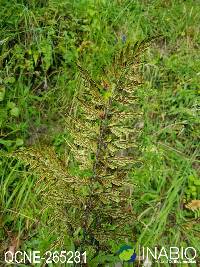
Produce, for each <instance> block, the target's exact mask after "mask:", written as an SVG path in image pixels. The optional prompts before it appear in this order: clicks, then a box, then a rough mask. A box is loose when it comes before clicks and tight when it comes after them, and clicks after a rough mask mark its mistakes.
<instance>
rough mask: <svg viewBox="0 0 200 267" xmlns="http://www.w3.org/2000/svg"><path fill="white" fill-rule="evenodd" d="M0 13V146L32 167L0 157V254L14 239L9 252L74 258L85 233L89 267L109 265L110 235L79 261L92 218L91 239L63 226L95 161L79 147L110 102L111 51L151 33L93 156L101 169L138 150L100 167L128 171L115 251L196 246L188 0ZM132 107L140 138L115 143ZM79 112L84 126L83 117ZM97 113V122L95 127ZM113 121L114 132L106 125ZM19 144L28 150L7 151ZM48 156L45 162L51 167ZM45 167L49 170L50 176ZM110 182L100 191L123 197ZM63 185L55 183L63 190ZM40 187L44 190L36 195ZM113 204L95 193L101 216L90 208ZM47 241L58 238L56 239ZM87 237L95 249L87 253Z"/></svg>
mask: <svg viewBox="0 0 200 267" xmlns="http://www.w3.org/2000/svg"><path fill="white" fill-rule="evenodd" d="M0 7H1V8H0V128H1V129H0V130H1V131H0V134H1V135H0V148H1V150H3V151H5V150H6V151H9V152H11V151H16V150H17V151H18V152H17V153H16V156H17V157H19V158H21V160H22V161H23V162H24V161H26V159H29V160H30V161H31V163H32V167H33V166H34V167H33V168H32V169H30V165H29V163H28V161H27V162H26V164H27V166H26V167H24V165H22V163H21V162H17V161H16V160H10V159H9V160H8V159H6V157H7V156H6V155H4V154H3V153H2V156H1V162H0V163H1V164H0V173H1V175H0V176H1V192H0V194H1V210H2V212H1V213H0V221H1V222H0V228H2V230H1V231H0V237H1V243H2V244H1V252H3V251H5V250H6V249H8V248H9V246H10V245H12V237H13V236H17V237H18V239H19V240H21V241H22V242H21V244H20V249H24V250H29V249H32V250H35V248H38V249H39V250H41V251H46V250H47V249H51V248H52V249H54V248H55V247H57V248H61V247H62V248H64V249H69V250H70V249H73V250H75V249H76V247H79V246H80V245H81V246H83V244H82V243H83V242H82V243H81V240H83V239H84V235H85V239H86V241H87V242H85V243H87V245H86V246H87V252H88V255H89V258H90V264H91V266H98V265H100V264H102V266H112V263H113V262H115V263H116V262H118V261H119V258H118V257H117V256H113V255H114V254H115V252H116V251H117V250H118V249H119V244H118V243H117V242H115V238H114V239H113V240H111V239H110V240H108V239H107V240H106V242H105V243H106V245H102V247H100V248H99V250H101V251H100V252H99V255H98V256H95V257H94V258H93V259H91V258H92V257H93V256H94V255H95V250H98V245H97V242H96V241H95V240H96V239H97V234H96V232H98V231H100V229H99V228H98V227H97V229H95V231H94V230H93V228H94V226H95V224H97V221H96V219H95V217H94V218H93V217H92V216H88V219H89V218H90V222H89V223H91V225H92V229H91V232H92V233H93V232H95V234H96V237H95V238H94V237H90V235H89V234H88V231H86V232H85V233H84V232H83V231H82V230H81V229H80V228H79V227H78V224H77V220H74V221H73V218H74V217H75V215H76V214H77V213H78V212H77V210H82V208H83V203H85V202H84V201H85V200H86V199H88V198H89V195H90V193H91V190H90V188H89V187H88V183H89V178H90V177H92V174H93V172H92V169H91V167H92V164H93V163H94V161H95V160H96V157H95V154H94V153H93V152H91V153H90V152H89V151H93V150H94V149H96V148H97V143H96V139H95V138H96V135H98V133H99V128H100V124H101V121H102V120H104V119H103V117H104V113H103V112H102V108H103V106H102V105H101V103H102V102H103V105H105V103H107V102H108V100H109V99H110V98H112V97H113V90H114V88H116V80H118V78H117V77H115V75H114V73H118V70H114V63H113V55H116V54H117V53H118V51H121V50H122V47H124V45H125V46H126V44H128V43H136V41H138V40H139V41H141V40H143V39H145V38H146V37H147V36H154V35H156V36H157V35H159V34H160V35H161V36H162V37H161V38H158V39H157V40H156V41H155V42H154V43H153V44H152V46H151V47H150V48H149V49H147V50H146V52H145V53H144V54H143V55H142V64H140V66H139V67H140V71H141V73H142V74H143V82H144V83H143V84H142V85H140V86H138V88H137V90H136V92H135V93H136V94H137V98H133V99H130V95H129V101H128V102H129V103H125V98H124V96H123V97H119V99H118V104H116V105H114V107H113V108H114V109H115V110H116V109H117V110H119V112H118V114H117V115H116V117H115V116H113V117H112V119H111V118H109V127H110V129H109V134H108V132H107V133H106V136H107V138H108V140H106V142H108V146H107V148H106V151H108V153H106V155H105V158H106V160H107V159H108V161H109V159H110V157H111V156H110V155H115V154H118V153H121V154H120V155H122V156H123V157H124V156H125V155H126V153H127V151H128V153H130V152H131V151H132V150H134V153H135V152H139V154H137V153H136V158H137V159H136V161H137V162H135V161H134V162H133V161H132V159H131V163H130V159H128V160H121V159H120V160H119V156H117V157H116V160H114V158H113V157H114V156H112V162H111V161H109V167H112V172H115V170H116V168H119V169H121V168H122V169H123V168H125V169H126V166H128V167H129V166H130V169H129V168H127V169H126V172H127V180H128V184H129V185H127V186H128V188H129V189H130V188H131V194H130V196H129V198H128V203H129V205H128V211H125V213H127V214H129V215H130V214H132V215H134V220H133V222H132V224H133V225H134V226H132V225H131V229H133V233H134V234H133V235H131V236H128V237H125V238H124V240H123V243H124V242H125V243H126V241H127V239H126V238H128V239H129V241H130V243H131V244H132V243H133V244H135V242H137V243H141V244H143V245H145V244H146V245H149V246H151V245H152V246H163V245H167V246H168V245H169V244H170V245H177V246H180V245H182V246H183V247H184V246H188V244H190V245H191V246H194V247H196V248H197V250H198V249H199V234H198V233H199V230H200V229H199V218H198V217H199V214H198V213H199V211H198V209H194V207H195V205H196V202H194V201H195V200H198V199H199V131H200V130H199V125H200V124H199V98H200V94H199V92H200V88H199V69H200V65H199V63H200V60H199V45H200V41H199V40H200V39H199V19H200V18H199V14H200V10H199V4H198V1H193V0H189V1H173V0H166V1H160V0H158V1H146V0H145V1H143V0H142V1H120V0H119V1H118V0H116V1H115V0H114V1H105V0H100V1H93V0H81V1H71V0H69V1H68V0H62V1H55V0H49V1H40V0H31V1H23V0H17V1H13V0H10V1H5V0H2V1H1V2H0ZM119 57H120V56H119ZM77 61H78V62H80V65H81V66H82V67H83V69H87V70H88V72H89V73H90V75H91V77H93V79H94V80H95V81H96V84H97V85H98V86H97V87H98V88H99V89H98V90H97V91H98V94H96V93H95V94H94V95H93V102H94V103H93V105H95V109H94V110H93V105H92V103H91V106H90V105H84V103H85V102H86V103H88V102H89V101H88V99H90V97H91V96H90V94H91V93H93V92H94V91H91V92H90V91H89V94H88V96H87V95H82V92H83V91H84V90H86V88H85V86H84V84H85V85H86V87H87V86H89V85H90V83H92V81H88V80H87V79H86V77H88V79H90V76H87V74H86V73H85V71H83V72H84V73H83V77H85V78H84V80H85V82H83V80H81V79H80V78H79V77H78V76H79V74H78V71H77V66H76V64H74V62H77ZM119 65H120V64H118V66H119ZM134 77H135V76H134ZM138 78H139V77H138ZM138 78H137V79H136V80H138ZM123 82H124V81H123ZM93 87H94V86H93V85H92V86H91V88H93ZM76 88H78V91H77V90H76ZM107 88H109V90H107ZM111 88H112V89H111ZM110 89H111V90H110ZM128 94H129V93H128V92H127V95H128ZM76 96H78V102H77V100H75V99H76ZM134 97H135V95H134ZM135 100H137V103H138V104H139V106H138V107H137V115H138V117H139V114H138V113H140V114H141V115H140V116H141V117H140V118H138V122H137V123H136V125H135V128H137V130H138V132H141V134H139V135H138V136H137V134H136V139H137V143H136V144H135V141H133V140H127V139H126V138H127V137H128V136H131V135H134V131H133V129H132V128H131V129H130V127H129V126H130V125H129V123H131V120H132V119H133V116H134V114H130V119H129V118H128V117H129V116H128V114H127V112H128V110H129V107H127V105H128V106H129V104H131V102H132V104H134V101H135ZM121 102H123V104H121ZM75 103H76V105H75ZM113 104H114V103H113ZM97 107H98V108H97ZM93 111H94V113H93ZM123 112H124V114H122V113H123ZM88 113H89V116H87V120H89V121H88V122H87V123H86V120H85V117H86V116H84V114H88ZM97 113H98V117H99V119H96V115H97ZM120 113H121V117H120V116H119V115H120ZM125 113H126V114H125ZM125 115H126V120H124V116H125ZM68 116H69V118H67V120H66V117H68ZM131 118H132V119H131ZM80 120H81V121H80ZM83 120H84V121H85V123H83ZM116 122H120V124H121V125H123V126H122V127H119V125H115V124H116ZM124 123H125V124H126V123H127V125H126V127H125V126H124ZM70 126H71V127H70ZM126 134H127V136H126ZM121 136H126V137H125V139H126V140H123V141H122V140H120V141H119V140H118V139H120V138H121ZM88 138H90V140H89V141H88ZM112 140H113V141H112ZM34 145H35V146H34ZM52 145H53V146H54V148H55V150H54V148H52ZM24 146H26V147H32V148H29V149H27V150H23V149H22V150H21V149H19V148H21V147H24ZM33 146H34V147H33ZM38 146H39V147H40V148H39V149H38ZM78 146H79V147H80V148H81V149H82V150H83V151H84V150H85V149H86V151H88V157H87V158H85V157H84V155H78V153H76V151H77V147H78ZM36 147H37V148H36ZM50 147H51V148H50ZM79 147H78V148H79ZM138 147H139V148H138ZM118 150H121V152H118ZM123 150H124V151H125V155H124V152H123ZM25 151H26V152H25ZM45 151H47V153H46V154H45ZM55 151H56V153H55ZM78 151H79V149H78ZM29 152H30V153H31V155H32V156H33V154H34V153H36V155H37V157H38V158H39V159H40V161H39V163H38V161H37V160H36V158H35V157H34V156H33V157H31V158H30V157H29V154H28V153H29ZM23 153H25V154H26V157H25V158H24V156H23ZM48 155H49V156H48ZM53 158H54V160H55V163H52V159H53ZM76 158H77V159H76ZM78 158H79V159H78ZM42 159H43V160H42ZM80 160H81V163H83V164H80V163H79V161H80ZM82 160H83V162H82ZM48 161H49V162H51V164H53V165H52V167H50V168H49V172H51V176H49V177H54V178H53V179H50V178H49V177H48V178H45V176H46V174H47V172H48V167H47V165H45V164H47V163H45V162H48ZM141 162H142V164H141ZM119 163H120V166H119ZM60 164H61V165H62V167H59V166H61V165H60ZM101 164H104V162H101ZM37 166H38V167H37ZM103 166H104V165H103ZM138 167H140V168H138ZM54 168H55V169H56V168H57V170H58V171H60V172H61V174H62V175H61V176H62V179H61V180H60V179H59V177H58V174H57V173H56V172H55V170H54ZM39 169H40V170H39ZM28 170H29V171H28ZM66 170H67V171H66ZM33 172H34V173H37V175H33ZM22 173H23V175H22ZM22 177H23V178H22ZM39 177H42V178H43V177H44V179H39ZM63 177H64V178H63ZM191 177H193V178H194V180H193V178H191ZM21 178H22V179H21ZM122 178H123V177H121V180H120V179H119V180H117V184H115V185H114V184H113V178H112V177H111V176H109V177H106V183H105V185H106V186H107V185H108V189H107V190H108V192H110V191H111V188H112V186H115V187H116V191H117V192H118V191H119V192H121V190H122V192H123V188H124V184H123V179H122ZM63 179H66V180H67V183H66V184H65V182H64V180H63ZM36 180H37V181H38V183H37V182H36ZM72 180H73V182H71V181H72ZM101 180H102V179H100V181H101ZM24 181H26V182H25V183H24ZM57 181H59V182H57ZM80 181H81V182H80ZM114 182H115V183H116V181H115V180H114ZM73 183H74V188H75V187H76V188H77V191H75V193H74V192H73V194H76V195H77V196H78V197H77V199H76V200H74V199H73V198H72V201H74V205H75V206H76V208H75V209H73V207H72V204H70V197H68V195H69V196H71V193H72V192H71V191H70V192H69V188H73ZM110 184H111V185H110ZM40 185H41V186H42V188H40ZM68 185H70V186H69V187H68ZM51 188H53V190H51ZM35 190H36V191H35ZM37 190H38V191H37ZM45 190H47V191H49V192H50V191H52V193H49V194H46V195H45V194H44V192H45ZM59 190H60V191H59ZM94 190H95V192H101V194H102V185H99V184H98V183H95V185H94ZM58 191H59V192H60V193H59V194H58V195H57V192H58ZM125 191H126V190H125ZM65 192H67V194H68V195H66V193H65ZM103 193H105V191H103ZM111 193H113V192H111ZM41 195H43V198H41ZM63 195H64V197H63ZM18 196H19V197H18ZM80 196H81V197H80ZM94 198H95V197H94ZM118 198H119V197H118V195H115V196H114V198H113V194H110V195H109V197H107V198H106V200H105V199H104V198H101V199H100V197H98V201H99V204H98V205H97V211H98V212H99V211H100V212H101V213H103V211H101V209H100V204H101V205H102V206H103V207H105V206H106V208H107V204H108V203H111V204H113V199H118ZM126 198H127V195H126ZM55 199H58V203H59V204H58V205H57V207H56V210H57V215H56V216H57V217H56V218H57V224H56V223H55V220H53V219H55V218H54V216H53V214H54V212H53V210H55V205H56V203H57V202H55ZM79 199H80V201H79ZM81 201H82V204H81V205H80V202H81ZM15 203H17V204H16V205H15ZM45 203H47V205H46V206H45ZM102 203H103V204H102ZM118 203H120V202H118ZM54 204H55V205H54ZM65 205H66V206H67V207H68V208H69V209H66V207H65ZM116 205H118V204H116ZM41 206H42V207H46V208H47V209H46V211H43V212H40V210H41ZM29 207H31V209H30V208H29ZM122 207H123V206H122ZM191 208H192V209H191ZM130 209H131V212H130ZM63 210H64V212H63ZM96 213H97V212H96ZM125 213H124V214H123V215H125ZM63 214H64V215H63ZM70 214H71V216H69V215H70ZM91 214H92V213H91ZM50 215H51V216H50ZM78 215H79V214H78ZM80 216H82V214H80ZM80 216H79V217H78V219H79V221H80ZM112 216H113V214H112V213H111V215H110V217H112ZM91 217H92V218H91ZM38 218H39V219H38ZM50 218H51V219H50ZM66 218H67V219H66ZM103 218H104V217H103V216H102V220H103ZM61 221H63V223H62V225H67V226H68V230H69V229H71V228H70V225H74V228H73V229H71V232H70V235H71V236H73V237H72V238H69V236H67V234H66V228H63V227H59V226H60V225H61V223H60V222H61ZM122 221H123V220H122ZM47 222H48V227H47V226H46V224H47ZM82 223H83V222H82ZM116 223H118V222H117V220H116ZM55 224H56V227H55ZM127 225H129V223H127ZM1 226H2V227H1ZM122 226H123V225H122ZM61 228H62V229H61ZM85 228H86V227H85ZM75 229H76V231H75ZM103 229H104V230H105V232H106V231H107V230H108V226H107V225H103ZM86 230H87V229H86ZM111 230H112V231H113V229H111ZM74 231H75V233H74V234H73V232H74ZM112 231H111V232H112ZM117 231H118V233H119V235H120V234H121V233H120V231H119V230H117ZM129 231H130V229H128V230H127V233H129ZM58 232H59V235H58V234H57V233H58ZM8 233H9V234H8ZM58 236H63V237H64V239H63V238H61V241H60V242H59V238H58ZM122 236H123V235H122ZM102 238H103V236H102ZM118 238H119V239H120V237H119V236H118V237H117V238H116V239H118ZM122 239H123V237H122ZM92 240H94V243H95V244H92V245H89V243H90V242H91V241H92ZM63 243H64V245H63ZM119 243H120V241H119ZM54 246H55V247H54ZM1 263H2V262H1ZM2 264H4V263H2ZM113 265H114V264H113ZM166 266H168V265H166Z"/></svg>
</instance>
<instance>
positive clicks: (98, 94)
mask: <svg viewBox="0 0 200 267" xmlns="http://www.w3.org/2000/svg"><path fill="white" fill-rule="evenodd" d="M147 45H148V41H147V42H146V41H143V42H141V43H140V44H139V43H136V44H135V46H134V47H130V46H127V48H126V49H124V50H123V51H122V52H121V53H120V54H119V56H118V57H116V58H115V59H114V62H113V68H112V69H111V70H109V71H108V72H107V73H108V74H107V77H106V79H107V80H109V84H108V86H106V87H103V86H102V85H101V84H98V83H97V82H95V81H94V80H93V79H92V78H91V77H90V75H89V74H88V73H87V71H86V70H84V69H83V68H82V67H81V66H79V65H77V67H78V69H79V71H80V74H81V76H82V77H81V78H80V79H81V81H82V83H81V88H79V92H78V94H77V96H76V100H75V103H76V104H75V105H74V106H73V109H72V110H73V112H72V113H71V114H70V115H69V116H68V118H67V119H66V121H67V128H68V129H69V132H70V138H69V139H68V140H66V145H67V147H68V148H69V162H68V166H67V169H66V166H65V164H64V163H63V162H62V160H60V159H58V157H57V155H56V153H55V151H54V149H53V148H50V147H45V146H44V147H40V148H38V147H37V148H29V149H25V150H20V151H16V152H14V153H13V156H14V157H16V158H18V159H20V160H22V161H23V162H24V163H25V164H27V165H28V166H29V168H31V169H32V170H33V171H34V172H36V173H37V174H38V175H39V177H40V178H39V180H38V183H42V184H43V190H42V192H41V195H42V196H43V201H44V206H46V207H47V208H49V209H50V210H51V219H50V222H51V224H53V225H54V228H55V231H59V232H60V231H63V232H65V233H66V229H67V231H68V235H69V236H71V237H72V238H74V239H77V236H79V237H78V239H79V240H78V243H77V242H76V241H77V240H74V241H75V243H77V244H78V246H80V247H81V249H83V250H86V249H87V246H93V248H95V253H98V251H99V250H105V249H106V250H108V249H109V246H108V244H109V240H115V242H116V243H117V242H121V241H124V240H125V239H126V238H132V237H133V236H134V221H135V219H136V214H135V212H134V208H132V206H131V195H132V190H133V185H132V184H133V182H132V181H131V178H130V176H129V174H130V172H131V171H132V169H133V168H134V167H136V166H137V165H138V163H141V159H140V148H139V146H138V137H139V136H140V131H141V129H138V127H136V125H137V124H138V122H139V121H140V120H141V117H142V116H143V114H142V112H141V110H140V105H139V101H138V98H137V89H138V87H139V86H140V84H141V83H142V81H141V77H140V71H139V65H140V64H139V62H140V61H139V55H140V54H141V52H143V51H144V49H145V48H146V46H147ZM74 168H76V175H74V174H73V171H72V169H74ZM36 186H37V185H36ZM77 233H78V234H79V235H78V234H77ZM75 236H76V237H75ZM60 242H61V243H62V240H61V241H60Z"/></svg>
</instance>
